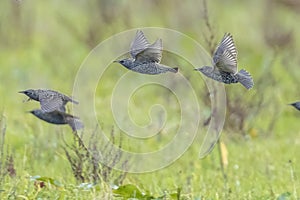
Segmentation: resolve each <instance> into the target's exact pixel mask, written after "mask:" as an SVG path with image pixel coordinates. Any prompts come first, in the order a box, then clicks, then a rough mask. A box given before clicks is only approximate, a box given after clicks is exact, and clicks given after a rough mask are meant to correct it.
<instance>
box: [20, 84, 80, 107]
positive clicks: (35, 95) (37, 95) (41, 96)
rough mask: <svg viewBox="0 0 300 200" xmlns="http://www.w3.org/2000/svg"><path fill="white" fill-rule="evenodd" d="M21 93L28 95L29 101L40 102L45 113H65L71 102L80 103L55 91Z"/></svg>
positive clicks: (39, 90) (27, 91)
mask: <svg viewBox="0 0 300 200" xmlns="http://www.w3.org/2000/svg"><path fill="white" fill-rule="evenodd" d="M19 93H23V94H25V95H27V96H28V97H29V99H28V101H29V100H31V99H33V100H35V101H39V102H40V104H41V109H42V111H44V112H52V111H55V110H57V111H61V112H65V111H66V108H65V105H66V104H67V103H68V102H69V101H70V102H72V103H75V104H78V102H77V101H75V100H73V99H72V98H71V97H68V96H66V95H64V94H62V93H59V92H57V91H53V90H47V89H45V90H41V89H38V90H32V89H29V90H25V91H20V92H19Z"/></svg>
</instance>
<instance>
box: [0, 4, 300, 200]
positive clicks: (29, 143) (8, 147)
mask: <svg viewBox="0 0 300 200" xmlns="http://www.w3.org/2000/svg"><path fill="white" fill-rule="evenodd" d="M206 4H207V5H206ZM0 10H1V12H0V37H1V45H0V69H1V72H0V81H1V84H0V94H1V95H0V113H1V116H0V125H1V137H0V199H199V200H200V199H278V200H287V199H300V181H299V176H300V164H299V162H300V156H299V149H300V137H299V136H300V129H299V128H300V123H299V120H300V112H299V111H297V110H296V109H294V108H293V107H291V106H289V105H288V104H289V103H292V102H295V101H297V100H299V99H300V92H299V90H298V87H297V86H298V85H299V84H300V79H299V78H298V77H300V70H298V68H299V67H300V58H299V56H298V52H300V37H299V35H300V26H299V25H300V23H299V20H298V19H299V15H300V4H299V2H298V1H297V0H263V1H260V0H253V1H238V0H226V1H221V0H216V1H207V2H206V1H202V0H201V1H196V0H192V1H188V2H183V1H179V0H174V1H171V0H167V1H158V0H153V1H134V2H129V1H128V2H127V1H108V0H99V1H96V0H91V1H87V2H85V1H72V2H70V1H55V0H54V1H37V0H36V1H28V0H9V1H2V2H1V3H0ZM137 29H142V30H143V31H144V33H145V35H146V37H147V38H148V40H149V42H150V43H152V42H154V41H155V40H156V39H157V38H162V39H163V44H164V49H165V51H164V52H163V59H162V63H163V64H166V65H169V66H172V67H179V73H178V74H171V73H168V74H162V75H157V76H149V75H143V74H138V73H135V72H131V71H129V70H127V69H125V68H124V67H122V66H121V65H119V64H118V63H112V62H113V61H114V60H117V59H120V58H125V57H128V56H129V54H128V52H127V51H128V49H129V45H130V43H131V40H132V39H133V37H134V34H135V32H136V30H137ZM226 32H230V33H231V34H232V35H233V38H234V41H235V44H236V46H237V49H238V64H239V69H242V68H244V69H246V70H247V71H248V72H250V73H251V74H252V77H253V79H254V83H255V86H254V88H253V89H252V90H249V91H247V90H246V89H245V88H243V87H242V86H241V85H240V84H232V85H225V86H224V87H223V85H222V84H219V83H214V82H212V81H210V80H208V79H207V78H205V77H204V76H202V75H201V74H200V73H199V72H195V71H194V70H193V69H194V68H197V67H201V66H199V65H208V64H210V57H209V56H208V55H209V54H211V53H212V51H213V50H214V49H215V46H216V45H217V44H218V42H219V41H220V40H221V38H222V37H223V35H224V33H226ZM210 85H213V86H214V87H216V88H220V90H219V91H223V89H224V88H225V90H224V91H225V95H223V96H222V97H221V98H220V99H219V100H220V101H222V102H223V103H224V106H223V107H224V108H225V111H226V113H225V115H224V117H223V118H222V119H223V120H224V126H222V127H223V128H222V131H221V132H222V135H221V137H220V138H221V139H220V142H219V143H218V144H217V145H216V146H215V148H214V149H213V151H212V152H211V153H210V154H209V155H207V156H206V157H205V158H203V159H200V158H199V152H200V147H201V145H202V144H203V142H204V137H205V136H206V135H207V134H208V136H207V137H208V138H215V136H214V135H212V133H210V132H208V130H209V128H210V127H211V126H210V125H209V124H210V123H211V122H210V121H209V117H210V116H211V113H212V109H213V107H214V104H213V103H212V101H211V98H210V97H211V96H212V90H210V89H209V86H210ZM29 88H35V89H37V88H49V89H53V90H58V91H60V92H63V93H65V94H68V95H70V96H73V97H74V98H75V99H76V100H79V102H80V104H79V105H78V106H72V105H71V104H70V105H69V104H68V106H67V110H68V112H71V113H73V114H74V115H78V116H80V117H81V119H82V120H83V121H84V123H85V127H86V128H85V129H84V131H79V132H78V133H72V131H71V129H70V128H69V127H68V126H56V125H52V124H48V123H46V122H43V121H41V120H38V119H37V118H36V117H34V116H33V115H31V114H29V113H27V111H29V110H32V109H37V108H38V107H39V104H38V103H37V102H33V101H29V102H25V101H26V97H25V96H24V95H22V94H18V91H21V90H25V89H29ZM220 110H222V109H220ZM221 121H222V120H221ZM221 121H220V124H221V125H222V122H221ZM215 141H216V140H215ZM204 145H205V144H204ZM206 145H207V143H206Z"/></svg>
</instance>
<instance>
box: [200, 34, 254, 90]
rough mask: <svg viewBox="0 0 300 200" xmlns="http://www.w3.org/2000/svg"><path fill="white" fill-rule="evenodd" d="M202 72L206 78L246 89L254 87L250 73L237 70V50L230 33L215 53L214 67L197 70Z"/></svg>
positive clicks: (225, 36)
mask: <svg viewBox="0 0 300 200" xmlns="http://www.w3.org/2000/svg"><path fill="white" fill-rule="evenodd" d="M195 70H197V71H200V72H202V73H203V74H204V75H205V76H207V77H209V78H211V79H213V80H216V81H219V82H222V83H225V84H232V83H240V84H242V85H243V86H244V87H245V88H246V89H251V88H252V87H253V86H254V83H253V79H252V77H251V75H250V73H249V72H247V71H246V70H244V69H242V70H240V71H238V68H237V50H236V47H235V44H234V41H233V37H232V35H231V34H230V33H226V34H225V35H224V37H223V39H222V41H221V42H220V44H219V46H218V47H217V49H216V50H215V52H214V55H213V58H212V67H210V66H204V67H201V68H197V69H195Z"/></svg>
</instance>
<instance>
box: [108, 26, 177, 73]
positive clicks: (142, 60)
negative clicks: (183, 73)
mask: <svg viewBox="0 0 300 200" xmlns="http://www.w3.org/2000/svg"><path fill="white" fill-rule="evenodd" d="M130 54H131V58H126V59H123V60H116V61H114V62H118V63H120V64H121V65H123V66H124V67H126V68H127V69H129V70H132V71H135V72H138V73H142V74H151V75H154V74H161V73H166V72H173V73H177V72H178V68H170V67H168V66H166V65H163V64H160V61H161V58H162V40H161V39H157V40H156V41H155V42H154V43H153V44H150V43H149V42H148V40H147V39H146V37H145V35H144V33H143V32H142V31H141V30H138V31H137V32H136V35H135V38H134V40H133V42H132V43H131V46H130Z"/></svg>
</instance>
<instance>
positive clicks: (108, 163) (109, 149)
mask: <svg viewBox="0 0 300 200" xmlns="http://www.w3.org/2000/svg"><path fill="white" fill-rule="evenodd" d="M73 135H74V137H73V144H71V145H69V144H67V142H66V141H65V140H64V144H65V146H64V147H63V148H64V151H65V154H66V156H67V159H68V161H69V163H70V165H71V168H72V171H73V174H74V177H75V178H76V180H77V181H78V182H81V183H83V182H93V183H98V182H99V181H104V182H107V183H113V184H116V185H120V184H122V182H123V180H124V179H125V177H126V175H127V173H126V172H120V171H116V170H114V169H113V167H114V166H116V165H119V164H121V165H122V166H123V167H125V168H126V167H127V164H128V161H127V160H125V161H123V160H122V159H121V158H122V151H121V150H120V149H121V147H122V138H120V140H119V143H118V147H119V148H118V150H115V148H114V145H115V143H116V136H115V133H114V129H112V130H111V133H110V142H109V143H106V144H104V145H103V144H101V143H100V142H99V141H101V140H100V139H99V135H100V131H98V127H97V128H96V129H95V130H94V132H93V133H92V134H91V135H90V136H89V138H88V142H87V143H88V146H86V144H85V143H84V142H83V140H82V135H81V136H80V135H78V132H73ZM104 163H105V164H104Z"/></svg>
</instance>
